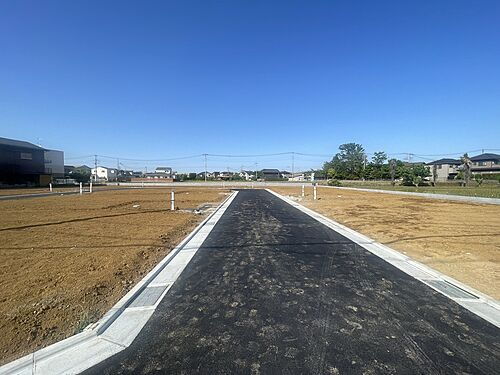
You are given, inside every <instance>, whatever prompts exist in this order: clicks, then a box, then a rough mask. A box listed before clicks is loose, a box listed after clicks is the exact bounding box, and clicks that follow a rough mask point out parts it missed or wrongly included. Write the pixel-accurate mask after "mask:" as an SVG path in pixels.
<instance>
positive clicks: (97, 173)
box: [91, 167, 118, 182]
mask: <svg viewBox="0 0 500 375" xmlns="http://www.w3.org/2000/svg"><path fill="white" fill-rule="evenodd" d="M91 175H92V179H93V180H104V181H107V182H111V181H116V180H117V178H118V170H117V169H116V168H108V167H97V169H96V168H92V169H91Z"/></svg>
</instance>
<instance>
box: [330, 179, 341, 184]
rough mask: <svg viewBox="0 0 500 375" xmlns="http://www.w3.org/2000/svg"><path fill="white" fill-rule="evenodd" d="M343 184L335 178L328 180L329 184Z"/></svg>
mask: <svg viewBox="0 0 500 375" xmlns="http://www.w3.org/2000/svg"><path fill="white" fill-rule="evenodd" d="M341 185H342V184H341V183H340V181H339V180H336V179H333V180H328V186H341Z"/></svg>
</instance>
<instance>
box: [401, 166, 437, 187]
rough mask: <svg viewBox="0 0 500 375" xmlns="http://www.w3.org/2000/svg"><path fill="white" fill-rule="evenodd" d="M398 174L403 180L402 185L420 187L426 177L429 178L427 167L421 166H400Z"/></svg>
mask: <svg viewBox="0 0 500 375" xmlns="http://www.w3.org/2000/svg"><path fill="white" fill-rule="evenodd" d="M399 172H400V174H401V177H402V178H403V185H408V186H411V185H415V186H418V185H420V184H421V183H422V182H423V180H424V179H425V178H426V177H429V176H430V170H429V167H426V166H425V165H423V164H414V165H402V166H400V167H399Z"/></svg>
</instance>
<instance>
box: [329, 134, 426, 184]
mask: <svg viewBox="0 0 500 375" xmlns="http://www.w3.org/2000/svg"><path fill="white" fill-rule="evenodd" d="M323 170H324V172H325V174H326V176H327V177H328V178H330V179H338V180H360V179H367V180H389V179H390V180H391V181H392V184H393V185H394V184H395V181H396V180H397V179H401V180H402V183H403V184H404V185H416V186H418V185H419V184H421V183H422V182H423V180H424V179H425V178H427V177H429V176H430V175H431V173H430V169H429V167H427V166H425V165H423V164H405V163H404V162H402V161H401V160H397V159H389V158H388V157H387V154H386V153H385V152H383V151H379V152H375V153H374V154H373V157H372V159H371V160H368V158H367V156H366V154H365V149H364V148H363V146H362V145H360V144H357V143H346V144H343V145H340V146H339V152H338V153H337V154H335V156H334V157H333V158H332V160H331V161H327V162H325V163H324V165H323Z"/></svg>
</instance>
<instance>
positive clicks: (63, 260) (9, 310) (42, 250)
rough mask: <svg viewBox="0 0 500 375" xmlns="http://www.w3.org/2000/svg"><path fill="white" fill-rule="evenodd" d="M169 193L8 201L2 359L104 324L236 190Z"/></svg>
mask: <svg viewBox="0 0 500 375" xmlns="http://www.w3.org/2000/svg"><path fill="white" fill-rule="evenodd" d="M170 191H171V189H166V188H163V189H162V188H158V189H135V190H123V191H106V192H98V193H94V194H85V195H83V196H79V195H68V196H53V197H52V196H51V197H46V198H34V199H25V200H13V201H0V212H1V215H0V259H1V261H0V291H1V292H0V363H5V362H8V361H10V360H13V359H15V358H17V357H20V356H22V355H24V354H27V353H29V352H32V351H33V350H36V349H39V348H41V347H43V346H46V345H48V344H50V343H53V342H55V341H58V340H61V339H63V338H65V337H68V336H70V335H72V334H74V333H77V332H78V331H80V330H81V329H83V328H84V327H85V326H87V325H88V324H90V323H91V322H95V321H96V320H97V319H99V318H100V317H101V316H102V315H103V313H104V312H106V311H107V310H108V309H109V308H110V307H111V306H112V305H113V304H115V303H116V302H117V301H118V300H119V299H120V298H121V297H122V296H123V295H124V294H125V293H126V292H127V291H128V290H129V289H130V288H131V287H132V286H133V285H135V283H136V282H137V281H139V280H140V279H141V278H142V277H143V276H144V275H145V274H146V273H147V272H148V271H149V270H150V269H151V268H153V267H154V265H156V264H157V263H158V261H159V260H160V259H162V258H163V257H164V256H165V255H166V254H168V252H169V251H170V250H171V249H172V248H173V247H175V245H177V243H178V242H180V240H181V239H182V238H183V237H184V236H185V235H187V234H188V233H189V232H190V231H191V230H192V229H193V228H194V226H195V225H196V224H197V223H198V222H200V221H201V220H202V219H203V216H202V215H197V214H194V213H192V212H188V211H183V210H192V209H194V208H196V207H198V206H199V205H201V204H203V203H206V202H217V203H218V202H220V201H221V200H222V199H223V198H224V197H225V194H227V191H224V190H220V189H209V188H177V189H176V206H177V207H178V208H179V210H178V211H175V212H174V211H169V210H168V208H169V207H170V203H169V202H168V199H170ZM137 205H138V206H137ZM134 206H136V207H134Z"/></svg>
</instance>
